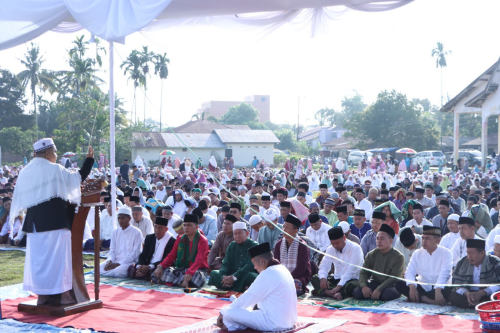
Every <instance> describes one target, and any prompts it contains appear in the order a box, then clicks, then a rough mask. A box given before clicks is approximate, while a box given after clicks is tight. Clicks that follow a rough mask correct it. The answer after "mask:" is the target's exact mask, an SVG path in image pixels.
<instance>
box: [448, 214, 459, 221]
mask: <svg viewBox="0 0 500 333" xmlns="http://www.w3.org/2000/svg"><path fill="white" fill-rule="evenodd" d="M459 219H460V216H459V215H458V214H451V215H450V216H448V219H447V220H446V221H449V220H452V221H457V222H458V220H459Z"/></svg>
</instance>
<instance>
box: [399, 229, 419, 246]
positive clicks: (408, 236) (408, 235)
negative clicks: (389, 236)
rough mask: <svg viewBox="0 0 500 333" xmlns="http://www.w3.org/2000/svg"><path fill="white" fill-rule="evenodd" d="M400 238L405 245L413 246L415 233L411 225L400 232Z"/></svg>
mask: <svg viewBox="0 0 500 333" xmlns="http://www.w3.org/2000/svg"><path fill="white" fill-rule="evenodd" d="M399 240H400V241H401V244H403V245H404V246H405V247H408V246H411V245H412V244H413V243H415V234H414V233H413V231H412V230H411V228H410V227H404V228H402V229H401V231H400V232H399Z"/></svg>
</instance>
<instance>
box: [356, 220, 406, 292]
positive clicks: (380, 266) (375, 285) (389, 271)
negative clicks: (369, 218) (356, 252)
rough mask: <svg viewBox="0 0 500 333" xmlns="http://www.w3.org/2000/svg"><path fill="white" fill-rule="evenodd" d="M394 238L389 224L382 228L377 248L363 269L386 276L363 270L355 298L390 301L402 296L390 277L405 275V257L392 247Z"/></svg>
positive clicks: (393, 279)
mask: <svg viewBox="0 0 500 333" xmlns="http://www.w3.org/2000/svg"><path fill="white" fill-rule="evenodd" d="M394 236H395V232H394V230H393V229H392V228H391V227H389V226H388V225H387V224H382V225H381V226H380V230H379V232H378V233H377V239H376V243H377V247H376V248H375V249H373V250H372V251H370V252H368V254H367V255H366V257H365V263H364V264H363V267H365V268H368V269H371V270H373V271H376V272H380V273H383V274H385V275H381V274H375V273H372V272H370V271H367V270H364V269H363V270H361V273H359V287H356V289H354V291H353V296H354V298H357V299H366V298H371V299H373V300H378V299H380V300H382V301H390V300H393V299H396V298H398V297H400V296H401V294H400V293H399V292H398V291H397V290H396V288H395V287H394V285H395V284H396V279H395V278H392V277H390V276H397V277H400V276H401V275H402V274H403V269H404V261H405V259H404V257H403V255H402V254H401V253H400V252H399V251H398V250H395V249H394V248H393V247H392V242H393V240H394Z"/></svg>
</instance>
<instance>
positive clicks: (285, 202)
mask: <svg viewBox="0 0 500 333" xmlns="http://www.w3.org/2000/svg"><path fill="white" fill-rule="evenodd" d="M291 206H292V204H291V203H290V201H282V202H280V207H286V208H290V207H291Z"/></svg>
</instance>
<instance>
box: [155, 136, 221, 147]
mask: <svg viewBox="0 0 500 333" xmlns="http://www.w3.org/2000/svg"><path fill="white" fill-rule="evenodd" d="M161 135H162V136H163V141H164V142H165V145H166V147H172V148H173V147H182V148H184V147H185V146H186V145H187V146H189V147H190V148H225V145H224V144H223V143H222V142H221V140H219V137H218V136H217V135H215V134H214V133H176V134H173V133H162V134H161Z"/></svg>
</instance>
